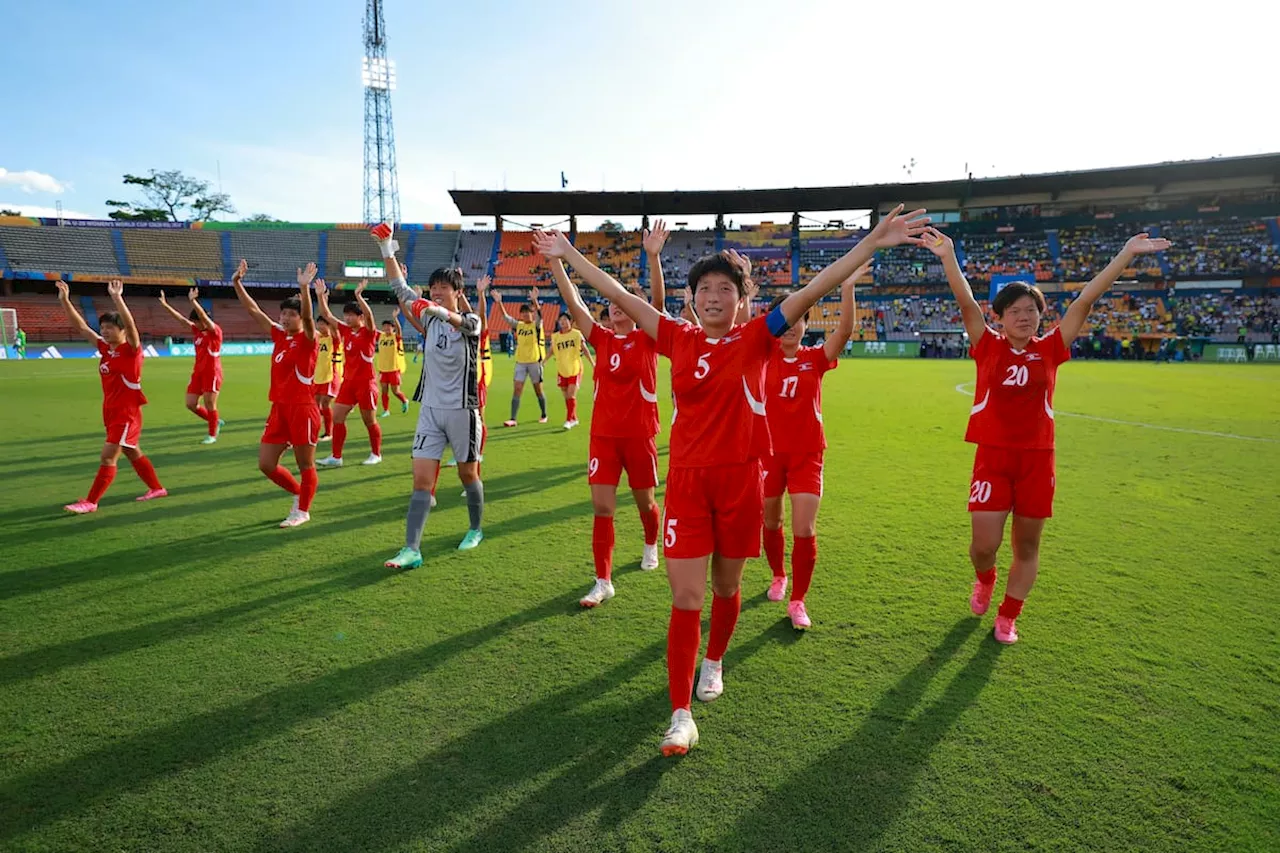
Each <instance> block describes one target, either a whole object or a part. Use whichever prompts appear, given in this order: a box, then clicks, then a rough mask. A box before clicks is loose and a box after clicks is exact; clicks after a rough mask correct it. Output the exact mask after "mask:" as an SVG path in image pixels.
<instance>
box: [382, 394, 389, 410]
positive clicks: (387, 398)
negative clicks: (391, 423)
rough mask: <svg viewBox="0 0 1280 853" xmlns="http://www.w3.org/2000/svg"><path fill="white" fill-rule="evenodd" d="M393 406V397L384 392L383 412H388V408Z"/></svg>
mask: <svg viewBox="0 0 1280 853" xmlns="http://www.w3.org/2000/svg"><path fill="white" fill-rule="evenodd" d="M390 404H391V395H390V394H388V393H387V392H386V391H383V392H382V411H384V412H385V411H386V410H387V406H388V405H390Z"/></svg>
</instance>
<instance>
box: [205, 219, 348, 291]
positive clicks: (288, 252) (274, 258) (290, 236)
mask: <svg viewBox="0 0 1280 853" xmlns="http://www.w3.org/2000/svg"><path fill="white" fill-rule="evenodd" d="M230 234H231V259H232V263H233V264H237V263H239V262H240V259H241V258H244V259H245V260H247V261H248V262H249V271H248V273H247V274H246V276H245V278H246V279H248V280H249V281H292V280H293V279H294V277H295V275H296V274H297V270H298V267H299V266H301V265H302V264H304V263H306V262H307V261H308V260H316V259H317V258H319V257H320V245H319V244H320V232H319V231H291V230H270V231H266V230H257V229H254V230H248V229H244V230H240V229H237V230H234V231H231V232H230ZM366 239H367V238H366ZM325 275H328V271H327V270H326V271H325Z"/></svg>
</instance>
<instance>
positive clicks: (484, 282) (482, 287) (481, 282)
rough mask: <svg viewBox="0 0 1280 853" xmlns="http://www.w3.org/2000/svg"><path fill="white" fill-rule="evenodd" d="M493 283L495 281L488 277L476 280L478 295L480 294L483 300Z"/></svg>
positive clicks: (483, 276)
mask: <svg viewBox="0 0 1280 853" xmlns="http://www.w3.org/2000/svg"><path fill="white" fill-rule="evenodd" d="M492 283H493V279H491V278H489V276H487V275H482V276H480V278H478V279H477V280H476V293H478V294H479V295H480V296H481V298H483V297H484V294H485V291H487V290H488V289H489V285H490V284H492ZM495 296H496V294H495Z"/></svg>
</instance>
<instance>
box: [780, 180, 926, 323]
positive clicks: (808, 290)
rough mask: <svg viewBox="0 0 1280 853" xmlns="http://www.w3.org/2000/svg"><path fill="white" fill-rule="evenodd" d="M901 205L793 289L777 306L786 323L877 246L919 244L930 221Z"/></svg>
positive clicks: (883, 247) (838, 282) (869, 257)
mask: <svg viewBox="0 0 1280 853" xmlns="http://www.w3.org/2000/svg"><path fill="white" fill-rule="evenodd" d="M902 208H903V205H901V204H900V205H898V206H897V207H895V208H894V209H893V210H892V211H890V212H889V213H888V214H886V215H885V216H884V217H883V218H882V219H881V220H880V221H879V222H878V223H876V227H875V228H872V229H871V233H870V234H868V235H867V236H866V237H864V238H863V239H862V240H860V241H859V242H858V245H856V246H854V247H853V248H852V249H850V250H849V251H848V252H846V253H845V254H844V256H843V257H841V258H840V259H838V260H837V261H836V262H835V263H833V264H831V265H830V266H828V267H827V268H826V269H824V270H823V271H822V272H820V273H818V274H817V275H815V276H814V277H813V278H812V279H811V280H810V281H809V283H808V284H806V285H805V286H804V287H802V288H800V289H799V290H797V291H795V292H793V293H792V294H791V295H790V296H788V297H787V298H786V300H785V301H784V302H783V303H782V304H781V305H780V306H778V307H779V308H780V309H782V316H783V317H784V318H785V319H786V321H787V323H788V324H791V323H794V322H796V321H797V320H799V319H800V318H801V317H803V316H804V315H805V314H806V313H808V311H809V309H810V308H812V307H813V305H814V303H816V302H817V301H818V300H819V299H821V298H822V297H823V296H825V295H826V294H827V293H829V292H830V291H832V290H834V289H835V288H836V286H837V285H838V284H840V283H841V282H843V281H844V280H845V279H847V278H848V277H849V276H851V275H853V274H854V272H855V271H857V269H858V268H859V267H861V266H862V265H863V264H865V263H866V262H867V261H869V260H871V258H872V257H874V256H875V253H876V251H877V250H878V249H887V248H889V247H890V246H897V245H900V244H902V243H911V244H914V245H917V246H918V245H921V244H922V243H923V242H924V240H923V238H922V237H921V236H920V235H921V234H922V233H924V230H925V226H927V225H928V224H929V218H928V217H927V216H924V210H923V209H920V210H913V211H911V212H910V213H908V214H903V212H902Z"/></svg>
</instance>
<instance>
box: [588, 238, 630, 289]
mask: <svg viewBox="0 0 1280 853" xmlns="http://www.w3.org/2000/svg"><path fill="white" fill-rule="evenodd" d="M640 238H641V235H640V234H639V233H638V232H636V231H622V232H618V233H616V234H612V233H605V232H603V231H580V232H578V236H577V242H576V243H575V245H576V246H577V249H578V251H580V252H582V254H583V256H584V257H585V258H586V259H587V260H589V261H591V262H592V263H594V264H595V265H596V266H598V267H600V269H602V270H604V271H605V272H607V273H609V274H610V275H612V276H613V277H614V278H616V279H618V281H620V282H622V283H624V284H632V283H634V282H635V281H636V280H637V279H638V278H639V277H640V251H641V247H640Z"/></svg>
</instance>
